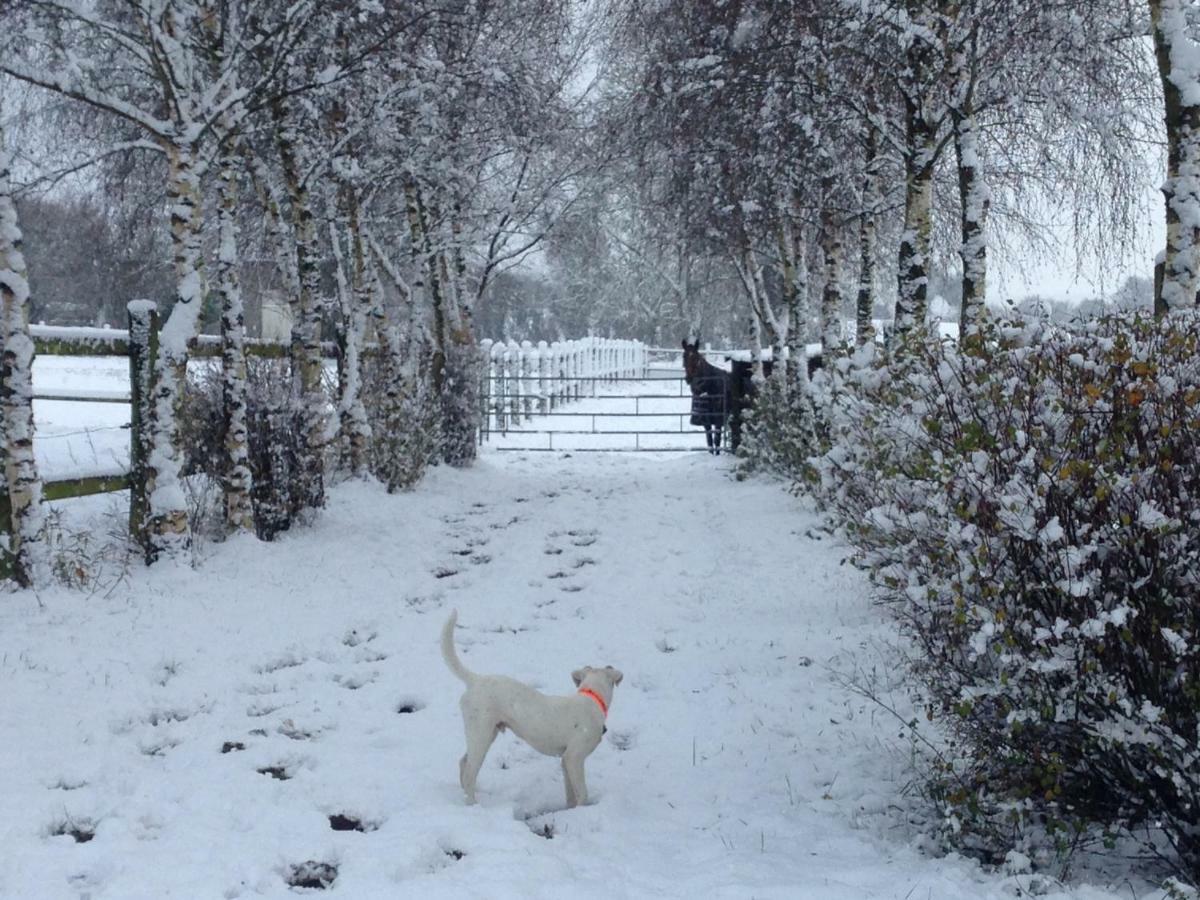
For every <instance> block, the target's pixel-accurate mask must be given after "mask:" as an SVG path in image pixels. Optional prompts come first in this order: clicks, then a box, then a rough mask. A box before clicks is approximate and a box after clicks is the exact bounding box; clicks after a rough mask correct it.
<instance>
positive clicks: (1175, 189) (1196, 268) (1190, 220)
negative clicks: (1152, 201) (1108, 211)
mask: <svg viewBox="0 0 1200 900" xmlns="http://www.w3.org/2000/svg"><path fill="white" fill-rule="evenodd" d="M1149 4H1150V20H1151V25H1152V30H1153V32H1154V52H1155V57H1156V59H1157V61H1158V72H1159V77H1160V79H1161V81H1162V88H1163V107H1164V108H1163V119H1164V121H1165V124H1166V131H1167V178H1166V181H1165V182H1163V188H1162V191H1163V196H1164V198H1165V199H1166V207H1167V246H1166V253H1165V257H1164V260H1163V277H1162V280H1161V288H1160V290H1159V291H1157V292H1156V294H1155V298H1154V311H1155V314H1156V315H1160V316H1161V315H1164V314H1166V313H1168V312H1174V311H1176V310H1182V309H1189V308H1191V307H1194V306H1196V304H1197V302H1198V296H1197V292H1198V289H1200V44H1198V42H1197V41H1196V40H1195V39H1193V38H1192V37H1191V34H1190V33H1189V30H1188V14H1189V10H1191V9H1192V7H1193V3H1191V2H1189V0H1149Z"/></svg>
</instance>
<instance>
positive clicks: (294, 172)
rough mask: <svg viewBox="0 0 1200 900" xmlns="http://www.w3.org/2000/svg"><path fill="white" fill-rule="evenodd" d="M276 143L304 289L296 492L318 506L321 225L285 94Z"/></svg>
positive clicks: (296, 386) (296, 370)
mask: <svg viewBox="0 0 1200 900" xmlns="http://www.w3.org/2000/svg"><path fill="white" fill-rule="evenodd" d="M272 113H273V115H274V118H275V143H276V146H277V147H278V149H279V160H280V164H281V166H282V169H283V176H284V182H285V184H286V186H287V193H288V202H289V203H290V205H291V212H292V232H293V239H294V242H295V248H296V273H297V285H298V287H299V295H298V296H297V297H296V298H295V299H294V301H293V310H294V315H293V326H292V389H293V392H294V396H295V397H296V398H297V400H298V401H299V406H300V415H301V420H302V428H303V431H304V450H305V453H304V456H305V458H304V459H303V460H301V462H300V466H299V470H300V472H299V478H298V483H297V485H296V489H295V492H294V495H293V496H294V497H295V499H296V500H297V501H298V505H299V506H300V507H308V508H310V509H316V508H318V507H320V506H323V505H324V503H325V481H324V472H323V464H322V455H323V451H324V446H325V392H324V390H323V389H322V385H321V376H322V374H323V369H322V361H321V303H320V278H321V275H320V271H319V270H318V268H317V264H318V259H317V230H316V222H315V220H314V218H313V211H312V205H311V201H310V198H309V194H308V187H307V185H306V184H305V182H304V180H303V178H302V176H301V170H300V160H299V158H298V155H297V150H296V132H295V126H294V124H293V123H292V122H291V121H290V119H289V114H288V110H287V107H286V105H285V104H284V102H283V101H282V100H280V101H276V102H275V103H273V104H272Z"/></svg>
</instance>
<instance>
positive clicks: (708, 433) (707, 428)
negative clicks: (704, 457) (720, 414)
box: [704, 422, 713, 453]
mask: <svg viewBox="0 0 1200 900" xmlns="http://www.w3.org/2000/svg"><path fill="white" fill-rule="evenodd" d="M704 443H705V444H706V445H707V446H708V452H709V453H712V452H713V427H712V426H711V425H709V424H708V423H707V422H705V423H704Z"/></svg>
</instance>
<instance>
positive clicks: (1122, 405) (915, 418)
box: [818, 315, 1200, 876]
mask: <svg viewBox="0 0 1200 900" xmlns="http://www.w3.org/2000/svg"><path fill="white" fill-rule="evenodd" d="M836 378H837V380H838V382H839V385H838V389H837V390H836V391H835V395H834V401H833V405H832V409H831V422H830V425H831V442H832V447H831V449H830V450H829V451H828V453H826V454H825V455H824V456H823V457H822V458H821V460H820V461H819V463H818V469H819V473H820V496H821V498H822V499H823V501H824V502H825V503H826V504H827V505H828V507H829V508H830V510H831V511H832V512H833V513H834V514H835V517H836V518H837V520H838V521H839V522H840V524H841V525H842V526H843V527H844V529H845V532H846V534H847V535H848V537H849V539H850V540H851V541H852V542H853V543H854V544H855V546H856V547H857V550H858V553H859V558H860V560H861V562H862V563H863V564H865V565H866V566H867V567H869V569H870V571H871V573H872V577H873V579H874V581H875V583H876V584H877V586H878V587H879V589H880V592H881V596H882V598H883V601H884V602H885V603H886V604H887V606H888V607H889V608H890V609H891V611H892V612H893V613H894V614H895V616H896V618H897V620H898V621H899V622H900V623H901V626H902V629H903V631H904V632H905V633H906V634H907V636H908V637H909V638H911V640H912V642H913V644H914V646H915V648H916V651H915V652H914V654H913V659H912V667H913V670H914V674H915V675H916V676H917V678H916V679H915V680H916V683H917V684H918V685H919V687H918V688H917V690H918V693H919V695H920V697H921V700H922V701H923V703H924V705H925V707H926V709H927V712H928V715H929V717H930V718H931V719H934V720H935V721H938V722H940V723H941V724H942V725H943V726H944V727H945V728H946V729H947V730H948V732H949V736H950V738H951V743H950V746H951V748H953V749H952V753H953V754H961V755H953V756H948V757H946V759H945V760H943V762H942V765H941V766H940V769H939V771H938V772H936V773H935V778H934V781H933V788H934V795H935V796H936V797H937V798H938V799H939V800H940V802H941V803H942V805H943V811H944V814H945V823H946V826H947V834H948V835H949V836H950V837H951V838H952V840H953V841H954V842H955V843H956V844H958V845H959V846H961V847H966V848H974V849H977V850H979V851H980V852H985V853H987V854H989V855H991V854H995V857H994V858H1002V857H1003V855H1004V852H1005V850H1007V849H1008V848H1009V847H1012V846H1014V845H1015V846H1018V848H1019V847H1021V846H1022V844H1024V846H1026V847H1028V846H1029V843H1028V842H1029V841H1030V840H1031V836H1032V835H1035V834H1037V833H1039V832H1040V833H1043V834H1044V833H1049V834H1051V835H1053V836H1054V837H1055V838H1056V840H1059V841H1061V842H1062V844H1061V845H1062V846H1064V847H1065V846H1068V845H1070V844H1072V843H1073V842H1075V841H1077V840H1078V839H1079V836H1080V835H1082V834H1084V833H1090V832H1092V831H1094V832H1096V833H1101V832H1108V833H1112V832H1113V831H1115V830H1132V829H1134V828H1136V827H1138V826H1143V827H1145V828H1146V829H1149V832H1150V833H1153V834H1156V835H1158V836H1160V837H1162V838H1165V840H1166V841H1167V842H1168V843H1169V844H1170V845H1171V846H1172V847H1173V849H1174V851H1175V852H1176V854H1177V856H1178V859H1179V860H1180V861H1181V862H1182V866H1183V868H1184V869H1185V870H1186V871H1188V872H1189V873H1190V874H1191V875H1193V876H1194V875H1196V874H1197V873H1200V746H1198V731H1197V729H1198V726H1200V634H1198V630H1200V604H1198V603H1197V600H1198V598H1200V459H1198V457H1197V453H1198V452H1200V320H1198V319H1197V317H1196V316H1195V315H1186V316H1185V315H1176V316H1172V317H1171V318H1170V319H1169V320H1167V321H1165V322H1163V323H1161V324H1160V323H1156V322H1154V321H1151V320H1145V319H1141V320H1136V321H1130V320H1120V319H1105V320H1100V321H1093V322H1089V323H1086V324H1081V325H1077V326H1072V327H1071V328H1070V329H1064V328H1060V327H1056V326H1051V325H1048V324H1045V323H1032V324H1027V323H1022V322H1006V323H998V324H991V325H988V326H987V327H985V329H984V331H983V333H982V334H981V335H980V336H979V338H978V340H973V341H972V342H970V343H969V344H968V345H967V346H966V347H964V348H962V349H959V348H956V347H954V346H953V345H948V344H943V343H941V342H939V341H938V340H936V338H931V337H929V336H927V335H916V336H914V337H913V338H912V339H911V340H910V341H909V342H908V343H906V344H905V345H904V346H903V347H901V348H898V350H897V352H896V353H895V354H894V355H893V356H892V357H891V358H890V359H885V358H884V357H883V356H882V355H876V351H875V350H874V349H873V348H866V349H864V350H862V351H860V353H859V355H858V356H856V357H855V358H853V359H852V360H846V361H844V362H842V363H840V364H839V366H838V373H837V376H836Z"/></svg>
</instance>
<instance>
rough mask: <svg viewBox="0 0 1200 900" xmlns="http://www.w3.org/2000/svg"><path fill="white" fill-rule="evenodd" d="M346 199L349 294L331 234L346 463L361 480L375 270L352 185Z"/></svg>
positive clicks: (340, 420)
mask: <svg viewBox="0 0 1200 900" xmlns="http://www.w3.org/2000/svg"><path fill="white" fill-rule="evenodd" d="M344 200H345V203H346V206H347V210H346V216H347V228H348V231H349V235H350V242H351V248H352V252H353V254H354V268H353V270H352V271H353V279H352V283H351V286H350V290H349V291H347V290H346V287H347V285H346V278H345V275H344V265H343V262H342V253H341V240H340V236H339V235H338V234H337V231H336V228H335V226H333V225H331V226H330V234H329V237H330V240H331V242H332V245H333V247H334V252H335V254H336V257H337V259H336V262H337V272H338V293H339V297H340V298H341V303H342V322H343V335H344V336H343V341H342V372H341V378H340V379H339V385H338V388H339V390H338V393H339V397H338V423H339V430H340V432H341V445H342V454H343V463H344V464H345V466H346V468H347V469H349V471H350V474H352V475H354V476H355V477H356V478H361V477H362V476H364V475H366V473H367V453H368V451H369V450H370V445H371V426H370V424H369V423H368V421H367V410H366V407H365V406H364V405H363V399H362V344H363V336H364V334H365V333H366V330H367V315H368V313H369V312H370V310H371V307H372V306H373V302H374V298H373V297H372V290H371V285H370V283H369V282H370V278H371V273H372V272H373V270H372V269H370V268H369V267H370V259H369V258H368V254H367V248H366V242H365V241H364V240H363V236H362V223H361V222H360V220H359V201H358V194H357V192H356V191H355V189H354V188H353V187H352V186H346V188H345V193H344ZM378 340H379V343H380V351H381V352H382V351H383V347H384V341H385V340H386V337H385V336H379V337H378ZM389 380H390V379H389Z"/></svg>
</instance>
